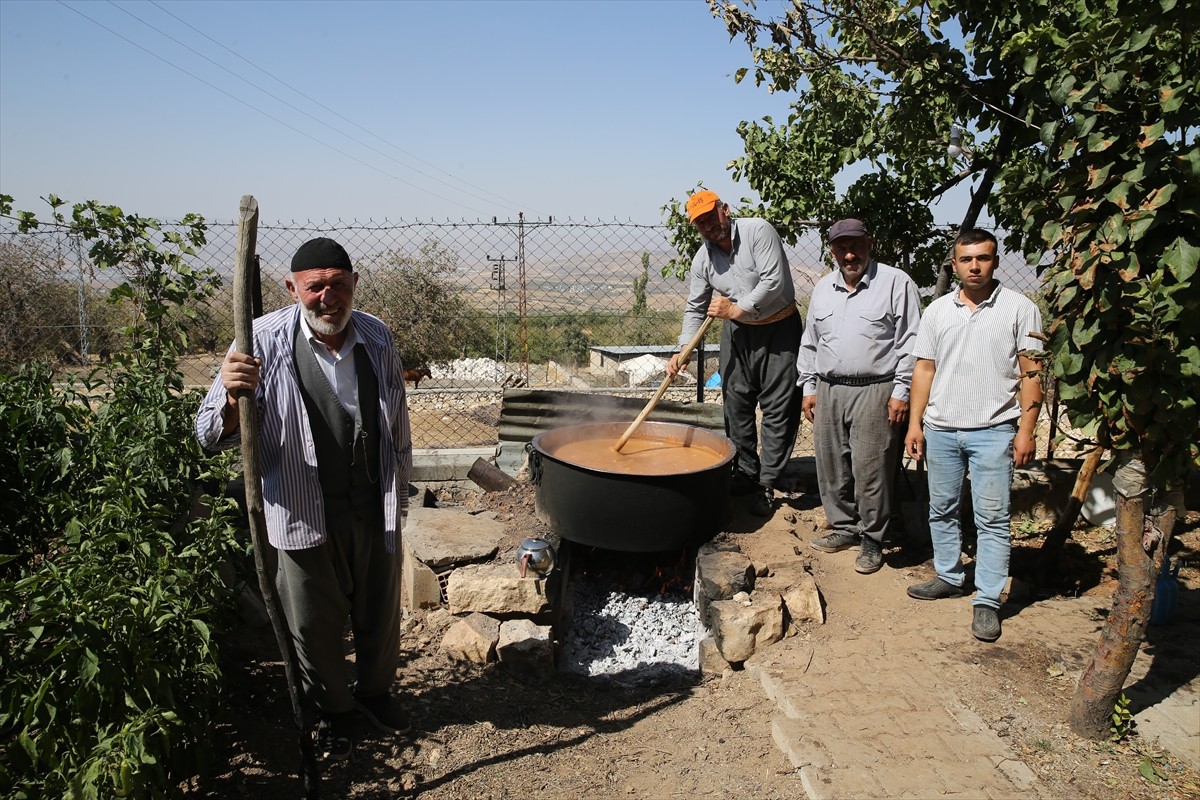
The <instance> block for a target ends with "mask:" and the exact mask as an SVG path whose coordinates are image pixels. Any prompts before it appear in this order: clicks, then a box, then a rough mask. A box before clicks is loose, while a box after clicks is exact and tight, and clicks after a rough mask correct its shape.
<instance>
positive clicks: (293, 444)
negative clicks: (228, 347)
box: [196, 304, 412, 552]
mask: <svg viewBox="0 0 1200 800" xmlns="http://www.w3.org/2000/svg"><path fill="white" fill-rule="evenodd" d="M299 324H300V306H299V305H298V304H297V305H292V306H289V307H288V308H283V309H280V310H279V311H275V312H272V313H270V314H267V315H265V316H263V317H260V318H259V319H256V320H255V321H254V355H255V356H256V357H257V358H259V359H261V360H262V364H263V366H262V369H261V371H260V377H261V380H260V382H259V385H258V389H257V390H256V391H255V400H256V405H257V406H258V416H259V445H260V447H259V459H260V462H261V470H262V492H263V510H264V515H265V517H266V522H267V536H268V538H269V539H270V541H271V544H272V545H273V546H274V547H276V548H278V549H280V550H301V549H304V548H308V547H316V546H317V545H319V544H322V543H323V542H324V541H325V539H326V536H327V534H326V529H325V509H324V503H323V501H322V498H321V479H320V477H319V475H318V473H317V451H316V446H315V444H314V443H313V437H312V428H311V427H310V426H309V421H308V412H307V410H306V409H305V407H304V399H303V398H302V397H301V395H300V382H299V377H298V376H297V374H296V366H295V359H294V358H293V353H294V344H295V339H296V328H297V326H298V325H299ZM351 324H352V325H353V326H354V331H355V335H356V336H357V337H358V341H359V342H360V343H361V344H362V345H363V346H364V348H365V349H366V352H367V356H368V358H370V361H371V366H372V367H373V368H374V370H375V375H376V377H377V378H378V381H379V462H380V463H379V475H380V485H381V486H382V487H383V512H384V537H385V542H386V545H387V549H388V551H389V552H395V547H396V534H397V532H398V528H399V525H400V519H401V517H402V515H403V513H404V512H405V511H407V509H408V481H409V478H410V477H411V475H412V434H411V433H410V430H409V424H408V405H407V402H406V398H405V389H404V370H403V368H402V367H401V364H400V356H399V354H398V353H397V352H396V345H395V343H394V342H393V340H392V334H391V332H390V331H389V330H388V329H387V326H386V325H384V324H383V322H382V321H381V320H380V319H378V318H376V317H373V316H371V315H370V314H367V313H365V312H362V311H355V312H353V320H352V322H351ZM226 402H227V395H226V392H225V386H224V385H223V384H222V383H221V377H220V375H218V376H217V378H216V380H214V381H213V385H212V387H211V388H210V389H209V390H208V394H207V395H206V396H205V398H204V401H203V402H202V403H201V404H200V411H199V413H198V414H197V416H196V436H197V438H198V439H199V440H200V444H201V445H202V446H203V447H204V448H205V449H206V450H222V449H225V448H228V447H233V446H235V445H238V444H240V442H241V437H240V434H239V433H238V432H237V431H235V432H234V433H233V434H231V435H230V436H228V437H226V438H224V439H222V438H221V428H222V422H221V411H222V409H223V408H224V406H225V404H226Z"/></svg>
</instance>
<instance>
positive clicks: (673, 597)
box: [559, 542, 701, 683]
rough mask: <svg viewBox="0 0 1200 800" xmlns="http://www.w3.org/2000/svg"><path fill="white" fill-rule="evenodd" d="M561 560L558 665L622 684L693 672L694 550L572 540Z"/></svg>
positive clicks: (695, 666) (696, 633)
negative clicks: (565, 570) (635, 549)
mask: <svg viewBox="0 0 1200 800" xmlns="http://www.w3.org/2000/svg"><path fill="white" fill-rule="evenodd" d="M563 544H564V546H567V545H568V543H567V542H564V543H563ZM567 560H568V561H569V563H570V569H569V573H570V574H569V575H564V578H565V579H566V581H567V585H566V586H565V588H564V592H563V597H564V608H563V614H562V620H563V622H564V624H565V627H566V631H565V635H564V636H563V637H562V648H561V651H560V658H559V668H560V669H561V670H562V671H564V672H570V673H575V674H581V675H589V676H606V677H609V678H612V679H615V680H619V681H621V682H625V683H653V682H659V681H661V680H663V679H666V678H671V677H679V676H685V675H686V676H692V675H694V674H695V673H697V671H698V669H699V655H698V640H699V638H700V636H701V626H700V622H699V617H698V615H697V613H696V604H695V602H693V598H692V584H693V580H694V575H695V572H694V569H695V567H694V554H692V553H689V552H687V551H682V552H678V553H665V554H664V553H627V552H617V551H613V550H603V549H600V548H588V547H583V546H578V545H573V546H571V552H570V554H569V558H568V559H567Z"/></svg>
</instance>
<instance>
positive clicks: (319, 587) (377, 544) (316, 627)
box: [275, 520, 400, 724]
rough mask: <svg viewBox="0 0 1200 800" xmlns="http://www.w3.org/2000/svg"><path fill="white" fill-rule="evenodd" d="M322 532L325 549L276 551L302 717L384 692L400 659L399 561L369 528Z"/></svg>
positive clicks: (348, 527)
mask: <svg viewBox="0 0 1200 800" xmlns="http://www.w3.org/2000/svg"><path fill="white" fill-rule="evenodd" d="M328 527H329V536H328V538H327V539H326V540H325V543H324V544H320V545H317V546H316V547H309V548H306V549H303V550H279V551H277V554H278V567H277V570H276V573H275V587H276V591H278V592H279V599H280V601H281V602H282V603H283V611H284V616H285V617H286V618H287V622H288V629H289V630H290V632H291V635H292V640H293V641H294V642H295V645H296V656H297V662H298V663H297V665H296V666H297V671H298V673H299V677H300V685H301V687H302V690H303V693H304V697H305V700H306V703H305V706H306V709H305V711H306V716H307V715H308V714H311V713H313V712H316V713H317V714H320V715H325V714H340V713H343V712H346V711H350V710H351V709H352V708H353V707H354V697H355V696H358V697H371V696H373V695H377V694H382V693H383V692H386V691H388V689H389V688H390V687H391V685H392V683H393V681H394V680H395V677H396V667H397V663H398V659H399V654H400V569H399V560H398V559H399V556H398V555H397V553H389V552H388V551H387V548H386V547H385V546H384V537H383V531H381V530H378V529H377V528H375V526H368V525H365V524H361V523H360V522H358V521H357V520H355V521H351V522H347V523H346V524H344V525H340V526H328ZM347 617H349V619H350V628H351V631H352V632H353V634H354V658H355V667H356V675H357V683H356V684H355V688H354V692H353V694H351V690H350V683H349V680H348V677H347V671H346V656H345V647H344V645H343V641H342V637H343V635H344V633H345V629H346V618H347ZM312 721H313V720H311V719H309V720H308V722H309V724H311V723H312Z"/></svg>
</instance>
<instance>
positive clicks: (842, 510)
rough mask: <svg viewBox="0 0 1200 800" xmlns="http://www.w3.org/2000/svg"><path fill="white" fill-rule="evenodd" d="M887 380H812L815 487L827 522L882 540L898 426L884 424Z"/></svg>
mask: <svg viewBox="0 0 1200 800" xmlns="http://www.w3.org/2000/svg"><path fill="white" fill-rule="evenodd" d="M892 386H893V384H892V382H891V381H886V382H884V383H876V384H872V385H870V386H841V385H834V384H829V383H826V382H825V381H823V380H818V381H817V406H816V409H814V411H813V449H814V450H815V451H816V456H817V488H818V489H819V490H820V492H821V506H822V507H823V508H824V509H825V518H826V519H827V520H829V524H830V526H831V527H832V528H833V529H834V530H835V531H838V532H840V533H849V534H853V535H858V534H861V535H863V536H868V537H870V538H872V539H874V540H875V541H877V542H882V541H883V537H884V535H885V534H886V533H887V529H888V525H889V524H890V523H891V520H892V502H893V487H894V479H895V475H896V466H897V464H898V463H899V459H900V447H901V438H900V431H901V426H899V425H890V424H888V408H887V404H888V398H889V397H891V394H892Z"/></svg>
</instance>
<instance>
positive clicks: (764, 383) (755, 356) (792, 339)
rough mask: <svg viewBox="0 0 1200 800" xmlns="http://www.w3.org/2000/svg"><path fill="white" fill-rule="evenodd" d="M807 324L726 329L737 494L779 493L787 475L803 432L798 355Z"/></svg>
mask: <svg viewBox="0 0 1200 800" xmlns="http://www.w3.org/2000/svg"><path fill="white" fill-rule="evenodd" d="M802 329H803V324H802V323H801V322H800V315H799V314H793V315H792V316H790V317H788V318H786V319H781V320H779V321H778V322H773V323H771V324H769V325H739V324H738V323H736V322H729V321H726V322H725V324H724V325H723V326H721V391H722V394H723V396H724V405H725V435H726V436H728V437H729V438H730V439H732V440H733V444H734V447H735V448H736V450H737V457H736V459H735V462H734V492H738V491H745V490H747V489H749V488H757V487H758V486H759V485H762V486H768V487H772V488H775V487H776V486H777V485H778V483H779V479H780V478H781V477H782V476H783V470H784V469H785V468H786V467H787V463H788V461H789V460H790V459H791V457H792V448H793V447H795V445H796V431H798V430H799V429H800V390H799V389H797V388H796V353H797V351H799V349H800V334H801V331H802ZM758 409H762V458H761V460H760V459H759V456H758V420H757V415H756V412H757V410H758Z"/></svg>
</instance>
